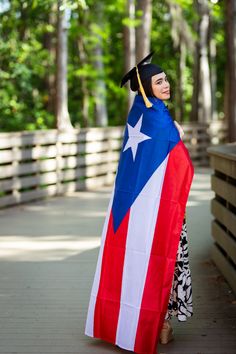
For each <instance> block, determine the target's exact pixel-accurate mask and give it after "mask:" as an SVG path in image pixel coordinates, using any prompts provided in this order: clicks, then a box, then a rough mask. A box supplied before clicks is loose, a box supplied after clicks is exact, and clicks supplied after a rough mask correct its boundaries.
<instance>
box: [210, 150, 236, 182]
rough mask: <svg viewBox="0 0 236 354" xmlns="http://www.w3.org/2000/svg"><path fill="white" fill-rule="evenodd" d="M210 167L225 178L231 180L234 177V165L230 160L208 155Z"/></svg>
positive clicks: (235, 170) (235, 171)
mask: <svg viewBox="0 0 236 354" xmlns="http://www.w3.org/2000/svg"><path fill="white" fill-rule="evenodd" d="M210 165H211V168H213V169H214V170H216V171H219V172H222V173H224V174H225V175H227V176H230V177H232V178H235V176H236V163H235V162H234V161H232V160H231V159H227V158H224V157H223V156H217V155H211V154H210Z"/></svg>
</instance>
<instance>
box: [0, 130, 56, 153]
mask: <svg viewBox="0 0 236 354" xmlns="http://www.w3.org/2000/svg"><path fill="white" fill-rule="evenodd" d="M57 135H58V133H57V131H56V130H42V131H34V132H19V133H3V134H1V135H0V137H1V138H0V149H7V148H11V147H23V146H26V145H27V146H28V145H31V146H34V145H50V144H55V143H56V141H57Z"/></svg>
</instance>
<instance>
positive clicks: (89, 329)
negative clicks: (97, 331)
mask: <svg viewBox="0 0 236 354" xmlns="http://www.w3.org/2000/svg"><path fill="white" fill-rule="evenodd" d="M114 187H115V183H114V185H113V190H112V193H111V197H110V202H109V205H108V209H107V214H106V219H105V222H104V225H103V231H102V238H101V246H100V250H99V255H98V261H97V266H96V272H95V275H94V280H93V287H92V291H91V296H90V302H89V307H88V314H87V320H86V326H85V334H86V335H87V336H90V337H93V336H94V334H93V328H94V310H95V305H96V298H97V293H98V288H99V282H100V275H101V267H102V257H103V250H104V244H105V239H106V234H107V227H108V222H109V218H110V214H111V207H112V203H113V198H114Z"/></svg>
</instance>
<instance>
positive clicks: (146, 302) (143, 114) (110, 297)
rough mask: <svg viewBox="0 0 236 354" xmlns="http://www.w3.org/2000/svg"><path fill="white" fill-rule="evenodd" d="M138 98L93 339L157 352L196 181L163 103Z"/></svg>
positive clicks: (104, 246)
mask: <svg viewBox="0 0 236 354" xmlns="http://www.w3.org/2000/svg"><path fill="white" fill-rule="evenodd" d="M151 102H152V103H153V106H152V108H149V109H148V108H146V107H145V104H144V101H143V99H142V97H141V96H139V95H137V96H136V97H135V100H134V104H133V106H132V109H131V111H130V113H129V116H128V119H127V124H126V127H125V131H124V141H123V145H122V149H121V154H120V160H119V164H118V170H117V174H116V179H115V183H114V186H113V191H112V195H111V199H110V203H109V206H108V211H107V216H106V220H105V223H104V227H103V233H102V241H101V248H100V252H99V257H98V262H97V268H96V272H95V277H94V282H93V287H92V292H91V297H90V303H89V309H88V315H87V322H86V329H85V334H86V335H88V336H91V337H96V338H101V339H103V340H105V341H108V342H110V343H113V344H116V345H118V346H119V347H121V348H124V349H127V350H131V351H133V352H135V353H150V354H152V353H157V342H158V339H159V334H160V330H161V327H162V325H163V322H164V318H165V314H166V311H167V306H168V301H169V296H170V291H171V285H172V279H173V275H174V267H175V261H176V254H177V249H178V243H179V239H180V233H181V228H182V223H183V218H184V213H185V207H186V203H187V198H188V194H189V190H190V186H191V182H192V178H193V166H192V163H191V160H190V158H189V154H188V151H187V149H186V148H185V146H184V144H183V142H182V141H181V139H180V136H179V132H178V130H177V129H176V126H175V124H174V123H173V120H172V118H171V116H170V114H169V111H168V108H167V107H166V106H165V104H164V103H163V101H161V100H160V99H157V98H151Z"/></svg>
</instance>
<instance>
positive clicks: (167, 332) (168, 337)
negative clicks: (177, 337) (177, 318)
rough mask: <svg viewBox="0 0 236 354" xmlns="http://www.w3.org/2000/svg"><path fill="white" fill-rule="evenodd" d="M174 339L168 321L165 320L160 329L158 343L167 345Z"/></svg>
mask: <svg viewBox="0 0 236 354" xmlns="http://www.w3.org/2000/svg"><path fill="white" fill-rule="evenodd" d="M173 339H174V336H173V329H172V327H171V324H170V321H167V320H165V321H164V323H163V326H162V329H161V333H160V338H159V341H160V343H161V344H167V343H169V342H170V341H172V340H173Z"/></svg>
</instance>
